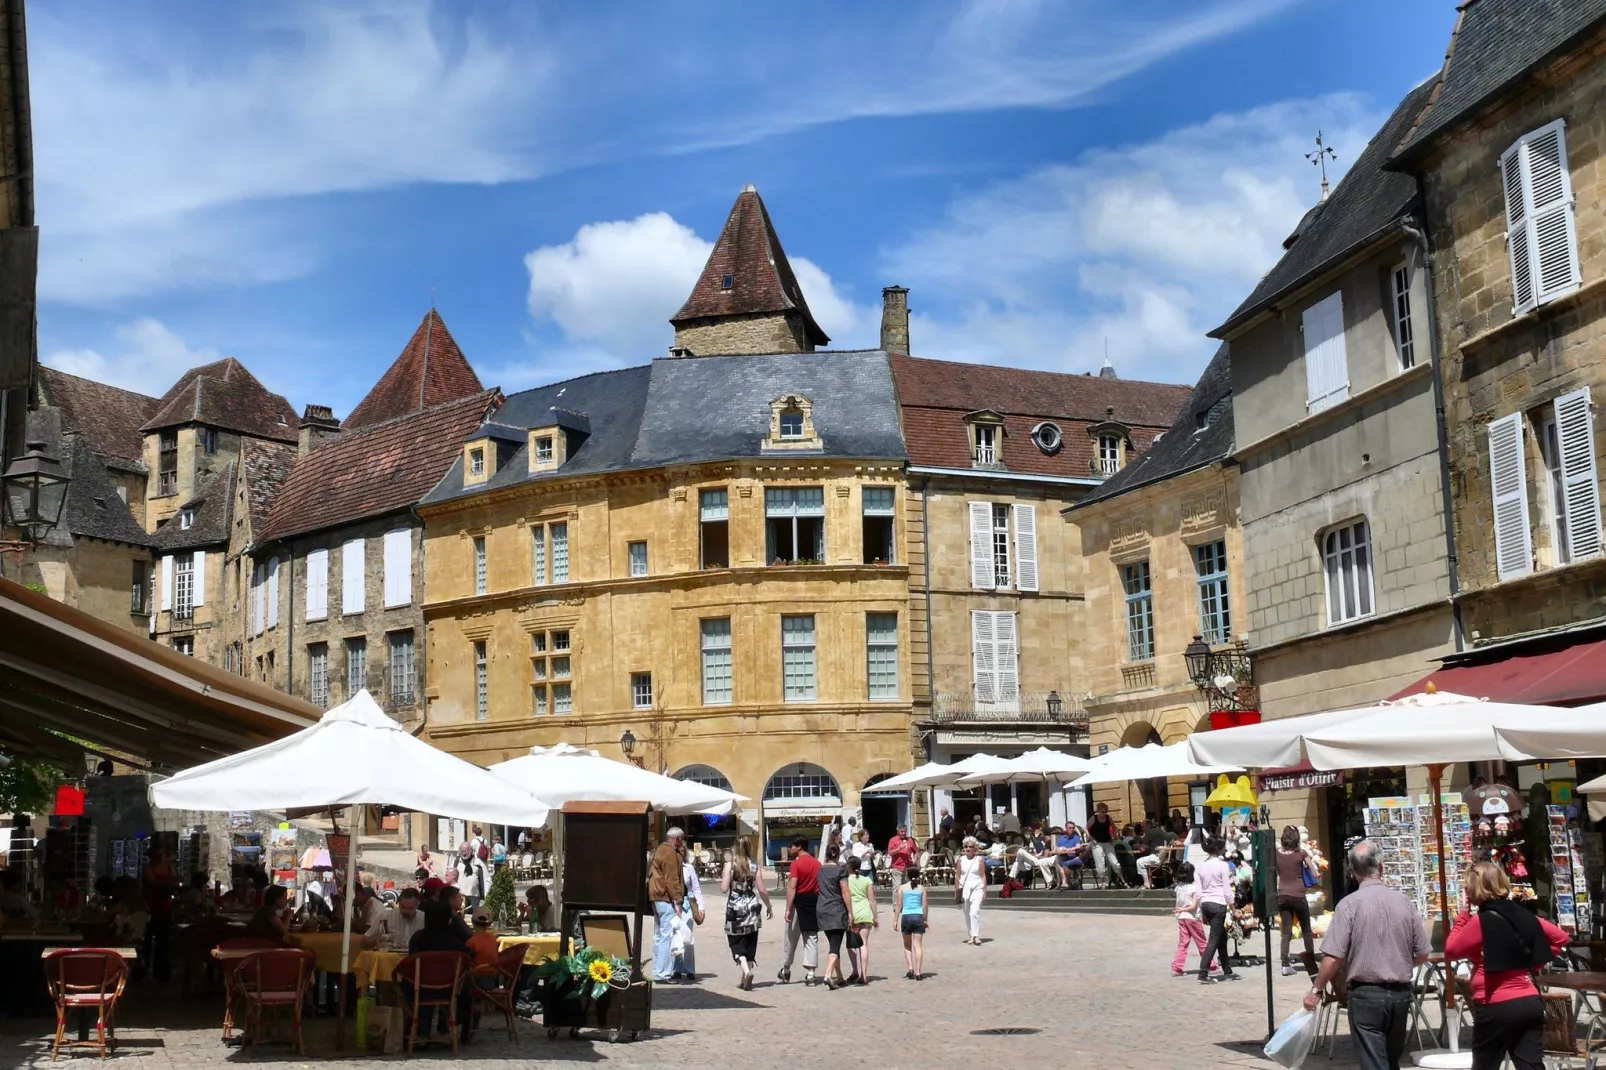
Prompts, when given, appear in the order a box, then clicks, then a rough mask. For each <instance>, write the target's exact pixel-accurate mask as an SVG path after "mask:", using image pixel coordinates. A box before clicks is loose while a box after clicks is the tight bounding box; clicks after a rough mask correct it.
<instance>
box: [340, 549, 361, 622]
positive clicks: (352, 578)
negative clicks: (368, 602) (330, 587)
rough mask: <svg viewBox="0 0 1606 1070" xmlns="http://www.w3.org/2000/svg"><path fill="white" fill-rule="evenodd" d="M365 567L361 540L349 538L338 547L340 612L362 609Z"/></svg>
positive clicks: (356, 611)
mask: <svg viewBox="0 0 1606 1070" xmlns="http://www.w3.org/2000/svg"><path fill="white" fill-rule="evenodd" d="M366 580H367V568H366V566H365V565H364V564H363V541H362V540H361V539H351V540H349V541H347V542H346V544H345V545H344V546H342V547H341V548H340V612H341V613H361V612H362V611H363V601H364V598H363V595H364V585H365V582H366Z"/></svg>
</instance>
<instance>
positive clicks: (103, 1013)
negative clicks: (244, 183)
mask: <svg viewBox="0 0 1606 1070" xmlns="http://www.w3.org/2000/svg"><path fill="white" fill-rule="evenodd" d="M127 983H128V963H126V962H124V961H123V956H121V955H119V954H118V953H117V952H115V951H107V950H105V949H103V948H94V947H86V948H57V949H56V950H55V951H52V952H51V953H50V956H49V957H48V958H46V959H45V985H46V987H47V988H48V989H49V991H50V998H51V999H52V1000H54V1001H55V1004H56V1039H55V1042H54V1043H52V1044H51V1046H50V1060H51V1062H55V1060H56V1056H57V1055H58V1054H60V1052H61V1047H62V1045H63V1044H65V1045H67V1046H68V1047H69V1048H75V1047H79V1046H85V1047H95V1048H98V1049H99V1050H100V1057H101V1058H102V1059H104V1058H106V1049H107V1047H108V1045H111V1046H115V1045H116V1043H117V1001H118V1000H119V999H121V998H122V995H123V986H124V985H126V984H127ZM91 1008H93V1009H94V1011H95V1039H94V1040H68V1039H67V1012H68V1011H69V1010H75V1011H79V1012H82V1013H87V1012H88V1011H89V1010H90V1009H91Z"/></svg>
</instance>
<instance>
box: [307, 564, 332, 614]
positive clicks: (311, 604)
mask: <svg viewBox="0 0 1606 1070" xmlns="http://www.w3.org/2000/svg"><path fill="white" fill-rule="evenodd" d="M328 615H329V551H328V550H313V551H312V552H311V553H309V554H307V611H306V619H307V620H323V619H324V618H325V617H327V616H328Z"/></svg>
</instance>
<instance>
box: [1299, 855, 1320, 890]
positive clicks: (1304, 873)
mask: <svg viewBox="0 0 1606 1070" xmlns="http://www.w3.org/2000/svg"><path fill="white" fill-rule="evenodd" d="M1310 870H1311V861H1310V855H1308V854H1305V853H1304V852H1303V851H1302V852H1300V855H1299V875H1300V876H1301V877H1303V878H1304V879H1305V887H1307V888H1314V887H1316V885H1317V884H1319V883H1321V882H1320V881H1319V880H1318V879H1317V877H1316V874H1314V873H1312V872H1311V871H1310Z"/></svg>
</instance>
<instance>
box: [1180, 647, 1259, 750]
mask: <svg viewBox="0 0 1606 1070" xmlns="http://www.w3.org/2000/svg"><path fill="white" fill-rule="evenodd" d="M1182 660H1183V661H1184V662H1186V663H1187V666H1188V679H1189V680H1191V681H1192V682H1193V686H1194V687H1196V688H1198V689H1199V692H1200V694H1202V695H1204V697H1205V701H1206V702H1207V703H1208V705H1209V709H1210V724H1211V727H1212V728H1225V727H1228V726H1231V725H1238V724H1250V723H1253V722H1254V721H1258V720H1259V719H1260V689H1259V688H1257V687H1256V686H1255V665H1254V657H1253V656H1252V655H1251V654H1250V653H1249V651H1248V650H1246V649H1245V648H1244V644H1243V641H1242V640H1238V641H1236V642H1234V643H1232V644H1230V645H1228V646H1226V647H1224V648H1222V649H1220V650H1215V649H1212V648H1211V646H1210V644H1209V643H1207V642H1205V640H1204V636H1202V635H1196V636H1194V637H1193V642H1191V643H1189V644H1188V646H1187V648H1186V649H1185V650H1183V652H1182Z"/></svg>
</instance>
